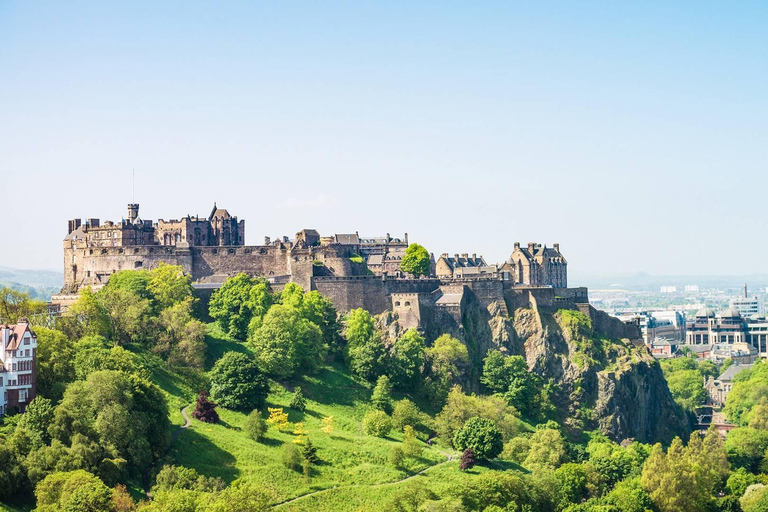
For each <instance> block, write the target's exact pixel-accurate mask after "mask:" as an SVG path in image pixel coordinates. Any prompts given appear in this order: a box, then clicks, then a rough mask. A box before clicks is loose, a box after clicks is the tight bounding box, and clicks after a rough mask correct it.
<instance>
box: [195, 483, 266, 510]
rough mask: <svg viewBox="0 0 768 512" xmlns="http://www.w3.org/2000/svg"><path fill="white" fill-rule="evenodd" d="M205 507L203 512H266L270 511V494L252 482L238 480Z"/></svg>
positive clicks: (215, 495) (215, 496) (216, 495)
mask: <svg viewBox="0 0 768 512" xmlns="http://www.w3.org/2000/svg"><path fill="white" fill-rule="evenodd" d="M213 496H214V500H213V502H212V503H211V504H210V505H207V507H206V508H205V512H267V511H268V510H272V505H271V502H272V500H273V498H274V496H273V495H272V493H271V492H269V491H268V490H267V489H264V487H263V486H259V485H257V484H255V483H253V482H249V481H247V480H245V479H243V478H238V479H237V480H235V481H234V482H232V484H231V485H230V486H229V487H227V488H226V489H224V490H223V491H221V492H220V493H218V494H214V495H213Z"/></svg>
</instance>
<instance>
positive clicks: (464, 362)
mask: <svg viewBox="0 0 768 512" xmlns="http://www.w3.org/2000/svg"><path fill="white" fill-rule="evenodd" d="M425 356H426V361H427V362H426V372H425V373H426V376H425V378H424V383H423V386H424V389H425V390H426V393H427V396H428V398H429V399H430V400H432V401H433V402H434V403H435V404H437V405H443V404H445V400H446V399H447V397H448V392H449V391H450V390H451V387H452V386H453V385H455V384H458V383H459V379H460V377H461V375H462V374H463V373H465V372H466V370H467V369H468V367H469V352H468V351H467V347H466V346H465V345H464V344H463V343H462V342H460V341H459V340H457V339H456V338H454V337H452V336H451V335H449V334H443V335H442V336H440V337H438V338H437V339H436V340H435V342H434V343H433V344H432V346H431V347H429V348H428V349H427V350H426V351H425Z"/></svg>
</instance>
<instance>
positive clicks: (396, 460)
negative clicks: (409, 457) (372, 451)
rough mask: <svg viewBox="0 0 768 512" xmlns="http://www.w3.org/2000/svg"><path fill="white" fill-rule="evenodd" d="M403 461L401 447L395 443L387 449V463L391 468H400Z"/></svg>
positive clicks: (403, 456) (403, 454) (403, 455)
mask: <svg viewBox="0 0 768 512" xmlns="http://www.w3.org/2000/svg"><path fill="white" fill-rule="evenodd" d="M404 461H405V453H404V452H403V449H402V448H401V447H399V446H397V445H395V446H392V447H391V448H390V449H389V465H390V466H392V467H393V468H402V467H403V462H404Z"/></svg>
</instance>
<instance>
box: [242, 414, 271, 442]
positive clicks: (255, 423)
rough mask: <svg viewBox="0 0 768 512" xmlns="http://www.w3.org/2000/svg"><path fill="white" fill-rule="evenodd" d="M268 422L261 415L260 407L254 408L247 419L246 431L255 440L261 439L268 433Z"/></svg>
mask: <svg viewBox="0 0 768 512" xmlns="http://www.w3.org/2000/svg"><path fill="white" fill-rule="evenodd" d="M267 429H268V426H267V422H266V421H264V418H262V417H261V413H260V412H259V411H258V409H254V410H252V411H251V413H250V414H249V415H248V417H247V418H246V419H245V432H246V434H248V437H250V438H251V439H253V440H254V441H261V440H262V439H264V436H265V435H266V433H267Z"/></svg>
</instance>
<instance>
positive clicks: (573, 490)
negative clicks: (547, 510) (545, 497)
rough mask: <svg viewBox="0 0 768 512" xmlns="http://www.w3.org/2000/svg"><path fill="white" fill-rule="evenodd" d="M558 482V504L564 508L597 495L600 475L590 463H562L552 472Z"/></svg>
mask: <svg viewBox="0 0 768 512" xmlns="http://www.w3.org/2000/svg"><path fill="white" fill-rule="evenodd" d="M553 476H554V477H555V480H556V481H557V484H558V494H559V496H560V506H561V507H562V508H563V509H565V508H567V507H568V505H569V504H571V503H581V502H582V501H585V500H587V499H589V498H590V497H593V496H595V495H597V493H598V491H599V483H600V482H599V480H600V477H599V475H598V474H597V471H595V468H594V467H592V466H591V465H590V464H575V463H572V462H570V463H567V464H563V465H562V466H560V467H559V468H557V469H556V470H555V472H554V473H553Z"/></svg>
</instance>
